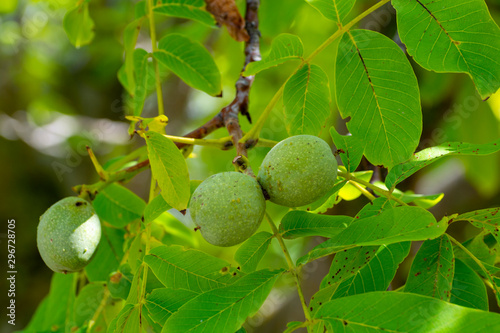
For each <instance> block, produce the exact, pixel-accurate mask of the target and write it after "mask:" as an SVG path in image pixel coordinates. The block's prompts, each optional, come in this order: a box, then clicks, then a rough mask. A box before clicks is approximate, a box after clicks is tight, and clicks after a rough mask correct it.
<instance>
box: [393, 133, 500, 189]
mask: <svg viewBox="0 0 500 333" xmlns="http://www.w3.org/2000/svg"><path fill="white" fill-rule="evenodd" d="M499 150H500V139H499V140H496V141H493V142H491V143H486V144H473V143H467V142H445V143H443V144H442V145H439V146H436V147H431V148H427V149H424V150H421V151H419V152H418V153H416V154H415V155H413V157H412V158H411V159H410V160H409V161H408V162H406V163H403V164H398V165H396V166H394V168H392V169H391V170H390V171H389V174H388V175H387V177H386V179H385V184H386V185H387V188H393V187H395V186H396V185H397V184H399V183H400V182H402V181H403V180H405V179H406V178H408V177H410V176H411V175H413V174H414V173H415V172H417V171H418V170H420V169H422V168H424V167H426V166H428V165H429V164H431V163H433V162H436V161H437V160H439V159H440V158H441V157H443V156H451V155H459V156H462V155H477V156H480V155H489V154H493V153H496V152H497V151H499Z"/></svg>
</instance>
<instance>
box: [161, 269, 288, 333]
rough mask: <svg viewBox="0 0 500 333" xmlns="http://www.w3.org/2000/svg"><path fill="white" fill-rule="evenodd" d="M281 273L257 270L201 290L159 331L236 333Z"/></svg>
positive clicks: (259, 305)
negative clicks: (233, 281) (232, 282)
mask: <svg viewBox="0 0 500 333" xmlns="http://www.w3.org/2000/svg"><path fill="white" fill-rule="evenodd" d="M282 272H283V271H282V270H276V271H269V270H260V271H256V272H253V273H250V274H248V275H247V276H244V277H242V278H241V279H240V280H238V281H236V282H235V283H234V284H233V285H230V286H227V287H224V288H219V289H214V290H211V291H208V292H206V293H203V294H201V295H199V296H198V297H196V298H194V299H192V300H191V301H189V302H188V303H186V304H184V305H183V306H182V307H181V308H180V309H179V311H177V312H176V313H174V314H173V315H172V316H171V317H170V318H169V319H168V320H167V322H166V323H165V326H164V327H163V330H162V332H168V333H177V332H178V333H188V332H202V331H203V332H235V331H236V330H238V329H239V328H240V327H241V325H242V324H243V322H244V321H245V319H246V318H247V317H248V316H251V315H253V314H254V313H256V312H257V311H258V310H259V308H260V307H261V305H262V303H264V301H265V300H266V298H267V295H268V294H269V292H270V291H271V289H272V287H273V285H274V282H275V281H276V279H278V277H279V276H280V275H281V273H282Z"/></svg>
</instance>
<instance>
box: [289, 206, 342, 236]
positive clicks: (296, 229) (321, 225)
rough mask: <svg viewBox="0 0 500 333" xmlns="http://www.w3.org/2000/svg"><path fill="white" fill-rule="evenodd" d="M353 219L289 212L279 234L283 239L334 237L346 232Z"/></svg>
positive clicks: (340, 216)
mask: <svg viewBox="0 0 500 333" xmlns="http://www.w3.org/2000/svg"><path fill="white" fill-rule="evenodd" d="M351 221H352V217H350V216H343V215H319V214H313V213H307V212H303V211H291V212H288V213H287V214H286V215H285V216H284V217H283V219H282V220H281V223H280V227H279V232H280V234H281V236H282V237H283V238H288V239H293V238H298V237H307V236H322V237H329V238H330V237H334V236H337V235H338V234H339V233H341V232H342V231H344V230H345V229H346V228H347V227H348V226H349V224H350V223H351Z"/></svg>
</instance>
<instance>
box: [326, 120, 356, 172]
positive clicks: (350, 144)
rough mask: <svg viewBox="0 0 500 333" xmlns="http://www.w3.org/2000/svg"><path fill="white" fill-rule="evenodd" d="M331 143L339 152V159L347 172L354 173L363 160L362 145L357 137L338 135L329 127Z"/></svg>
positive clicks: (333, 128)
mask: <svg viewBox="0 0 500 333" xmlns="http://www.w3.org/2000/svg"><path fill="white" fill-rule="evenodd" d="M330 135H331V137H332V139H333V143H334V144H335V147H337V149H338V150H340V154H339V156H340V159H341V160H342V163H344V167H345V168H346V169H347V172H354V171H356V168H357V167H358V166H359V163H360V162H361V159H362V158H363V144H362V142H361V140H360V139H359V138H358V137H354V136H351V135H340V134H339V133H338V132H337V130H335V127H330Z"/></svg>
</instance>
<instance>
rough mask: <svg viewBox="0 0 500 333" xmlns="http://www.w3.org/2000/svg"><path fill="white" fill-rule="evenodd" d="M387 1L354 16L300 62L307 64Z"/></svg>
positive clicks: (384, 0) (386, 0)
mask: <svg viewBox="0 0 500 333" xmlns="http://www.w3.org/2000/svg"><path fill="white" fill-rule="evenodd" d="M389 1H391V0H382V1H379V2H378V3H376V4H375V5H373V6H371V7H370V8H368V9H367V10H365V11H364V12H362V13H361V14H359V15H358V16H356V17H355V18H354V19H352V20H351V21H350V22H349V23H347V24H346V25H344V26H341V27H339V29H338V30H337V31H335V33H334V34H333V35H331V36H330V37H329V38H328V39H327V40H325V41H324V42H323V44H321V45H320V46H318V47H317V48H316V50H314V51H313V52H312V53H311V54H310V55H309V56H308V57H307V58H306V59H304V60H303V61H302V63H303V64H304V63H307V62H309V61H311V60H312V59H313V58H314V57H315V56H316V55H318V53H320V52H321V51H323V50H324V49H325V48H326V47H327V46H328V45H330V44H331V43H332V42H333V41H335V40H336V39H337V38H339V37H340V36H342V34H343V33H344V32H346V31H349V30H350V29H351V28H352V26H353V25H355V24H356V23H358V22H359V21H361V20H362V19H364V18H365V17H366V16H368V15H370V14H371V13H373V12H374V11H376V10H377V9H379V8H380V7H382V6H383V5H385V4H386V3H388V2H389ZM301 66H302V64H301Z"/></svg>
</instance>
